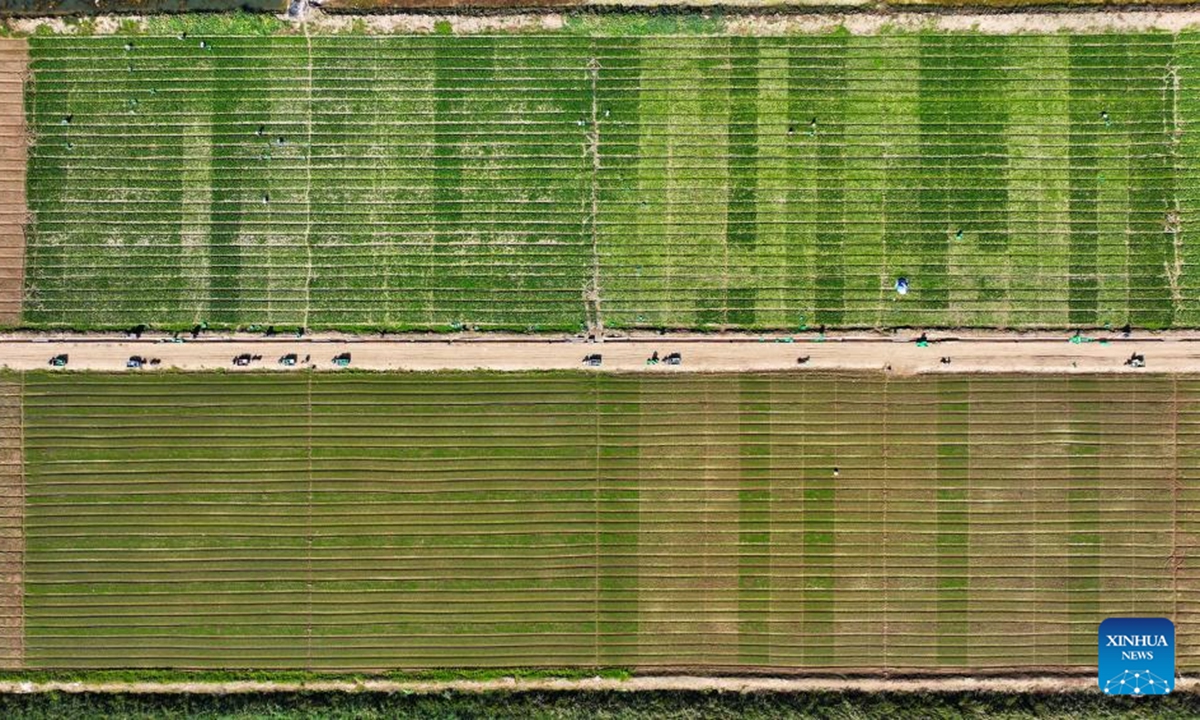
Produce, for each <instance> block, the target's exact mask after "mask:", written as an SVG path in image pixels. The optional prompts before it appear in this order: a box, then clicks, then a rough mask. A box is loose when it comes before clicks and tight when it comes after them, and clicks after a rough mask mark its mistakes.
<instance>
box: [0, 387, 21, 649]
mask: <svg viewBox="0 0 1200 720" xmlns="http://www.w3.org/2000/svg"><path fill="white" fill-rule="evenodd" d="M21 435H22V432H21V388H20V386H19V385H18V384H17V383H14V382H0V668H3V669H18V668H20V667H21V664H22V660H23V659H24V640H25V622H24V604H25V603H24V583H23V576H24V572H23V568H24V557H25V531H24V523H23V516H24V507H25V488H24V478H23V473H22V451H21Z"/></svg>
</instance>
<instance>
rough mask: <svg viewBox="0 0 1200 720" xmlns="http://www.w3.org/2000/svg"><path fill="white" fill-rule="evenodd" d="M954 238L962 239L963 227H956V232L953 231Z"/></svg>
mask: <svg viewBox="0 0 1200 720" xmlns="http://www.w3.org/2000/svg"><path fill="white" fill-rule="evenodd" d="M954 239H955V240H962V239H963V229H962V228H959V229H958V232H956V233H954Z"/></svg>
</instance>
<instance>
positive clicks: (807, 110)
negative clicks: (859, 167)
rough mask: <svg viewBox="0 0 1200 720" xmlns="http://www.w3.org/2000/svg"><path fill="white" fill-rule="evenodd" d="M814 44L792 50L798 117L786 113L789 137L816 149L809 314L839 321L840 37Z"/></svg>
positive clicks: (792, 101)
mask: <svg viewBox="0 0 1200 720" xmlns="http://www.w3.org/2000/svg"><path fill="white" fill-rule="evenodd" d="M812 42H813V43H814V44H815V47H805V48H804V49H803V51H802V52H801V51H799V50H798V49H796V50H794V51H793V54H792V57H791V63H790V68H789V73H788V105H789V108H795V110H796V111H798V112H799V113H800V114H799V116H798V117H797V116H794V115H793V116H791V117H789V118H788V122H789V130H788V131H789V133H790V134H791V136H792V138H793V141H794V142H802V143H810V144H812V145H813V146H814V147H815V151H816V158H815V162H816V180H815V186H814V191H815V192H814V197H813V211H812V213H813V218H814V222H815V223H816V230H815V233H814V242H815V244H816V253H815V258H814V265H813V267H812V274H813V275H814V277H815V282H814V285H815V294H814V318H815V320H816V322H817V323H819V324H823V325H824V324H828V325H835V326H836V325H840V324H841V322H842V318H843V317H844V308H845V299H844V289H845V279H844V272H845V268H844V265H843V262H844V258H843V252H844V249H845V238H846V226H845V224H844V223H845V220H846V217H845V212H846V207H845V202H846V198H845V190H846V178H845V175H844V173H843V169H844V158H843V154H844V147H843V125H842V124H843V122H844V114H845V94H844V93H843V92H842V90H843V89H844V87H845V83H846V46H847V42H848V38H847V37H846V36H834V37H828V38H813V39H812Z"/></svg>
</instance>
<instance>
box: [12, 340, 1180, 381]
mask: <svg viewBox="0 0 1200 720" xmlns="http://www.w3.org/2000/svg"><path fill="white" fill-rule="evenodd" d="M915 339H916V338H915V335H903V336H901V335H897V336H895V337H894V338H892V337H887V336H861V337H854V336H849V337H840V338H828V339H825V340H824V341H816V340H814V339H812V338H811V337H810V338H805V339H796V340H795V341H791V342H789V341H787V340H785V339H755V338H747V337H741V338H713V337H671V336H668V337H654V338H629V339H617V340H607V341H605V342H597V343H589V342H584V341H582V340H579V339H576V338H548V339H536V338H503V339H491V338H448V339H437V338H421V339H405V338H395V339H355V338H341V337H309V338H302V339H297V338H294V337H286V338H281V337H275V338H263V337H248V336H242V337H237V336H234V337H203V336H202V337H201V338H200V339H199V340H194V341H188V342H182V343H174V342H170V341H168V340H166V339H164V338H157V339H155V338H143V339H140V340H131V339H117V338H102V337H87V338H62V339H48V338H45V337H36V336H16V337H9V338H0V367H5V368H8V369H11V370H39V369H45V368H47V367H49V361H50V358H51V357H53V356H55V355H58V354H65V355H67V356H68V364H67V366H66V369H68V370H105V371H112V370H126V369H127V368H126V363H127V361H128V359H129V358H130V357H131V356H141V357H143V358H145V359H147V360H149V359H158V360H160V361H161V362H160V363H159V364H157V365H156V366H155V368H153V369H159V370H168V369H170V370H217V369H228V370H237V371H242V370H279V371H288V370H298V369H305V368H309V367H311V368H314V369H317V370H330V371H332V370H338V369H339V368H338V366H337V365H335V364H334V363H333V358H334V356H336V355H339V354H341V353H347V352H348V353H350V354H351V363H350V365H349V367H351V368H354V369H362V370H476V369H482V370H500V371H517V370H572V369H581V368H586V367H587V366H586V365H585V364H584V362H583V359H584V356H586V355H590V354H593V353H596V354H599V355H601V364H600V366H599V367H593V368H588V369H592V370H597V371H609V372H650V373H671V372H745V371H750V372H770V371H785V370H793V371H795V370H800V371H822V370H824V371H836V370H846V371H881V372H892V373H895V374H898V375H914V374H920V373H946V372H955V373H958V372H973V373H1022V372H1034V373H1096V372H1103V373H1136V372H1172V373H1187V372H1200V337H1196V338H1194V339H1192V338H1188V337H1181V336H1159V337H1149V336H1143V337H1137V336H1134V337H1131V338H1123V337H1120V336H1119V335H1118V336H1114V337H1108V338H1099V337H1097V338H1092V339H1089V340H1088V341H1086V342H1071V341H1070V340H1069V339H1068V336H1067V335H1063V336H1061V337H1060V338H1021V339H1011V338H1006V337H1005V336H1002V335H992V336H987V335H982V336H979V337H969V338H958V339H939V337H938V336H937V335H934V334H930V335H929V344H928V345H927V346H922V345H921V344H918V343H917V342H915ZM655 352H657V353H658V354H659V357H660V358H664V357H665V356H666V355H668V354H669V353H673V352H678V353H681V355H682V362H681V364H679V365H667V364H665V363H659V364H657V365H653V364H648V363H647V360H648V359H649V358H650V357H651V355H652V354H653V353H655ZM290 353H295V354H296V355H297V363H296V365H295V366H292V367H286V366H284V365H282V364H280V362H279V360H280V358H281V357H282V356H284V355H287V354H290ZM1134 353H1138V354H1141V355H1144V356H1145V367H1144V368H1137V367H1132V366H1130V365H1127V364H1126V361H1127V360H1129V359H1130V356H1131V355H1133V354H1134ZM241 354H249V355H252V356H255V355H261V356H262V358H261V360H257V361H255V362H252V363H251V364H250V365H248V366H245V367H238V366H235V365H234V363H233V358H234V357H235V356H237V355H241ZM306 357H308V358H309V360H308V361H307V362H306V361H305V358H306ZM801 358H807V359H806V361H805V362H803V363H801V362H799V361H800V359H801ZM943 359H944V360H948V362H944V361H943ZM151 369H152V368H150V367H145V368H142V369H141V371H149V370H151Z"/></svg>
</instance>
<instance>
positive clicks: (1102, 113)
mask: <svg viewBox="0 0 1200 720" xmlns="http://www.w3.org/2000/svg"><path fill="white" fill-rule="evenodd" d="M1100 119H1102V120H1104V124H1105V125H1106V126H1111V125H1112V120H1109V118H1108V111H1107V110H1101V111H1100Z"/></svg>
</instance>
